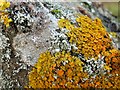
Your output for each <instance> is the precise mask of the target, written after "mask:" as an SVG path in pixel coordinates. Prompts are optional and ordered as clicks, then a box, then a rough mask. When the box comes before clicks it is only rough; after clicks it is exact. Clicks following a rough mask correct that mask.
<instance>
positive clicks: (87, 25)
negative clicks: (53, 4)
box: [58, 16, 111, 59]
mask: <svg viewBox="0 0 120 90" xmlns="http://www.w3.org/2000/svg"><path fill="white" fill-rule="evenodd" d="M76 21H77V24H78V25H77V26H75V25H73V24H71V23H70V21H68V20H66V19H61V20H60V21H59V22H58V25H59V26H60V28H66V29H68V30H70V31H69V32H68V33H67V36H68V37H69V38H70V39H69V42H70V43H73V44H74V43H76V45H77V47H78V50H77V51H75V52H77V53H82V54H83V55H84V56H85V58H86V59H88V58H96V59H97V57H98V55H99V54H101V53H102V52H104V51H106V50H107V49H109V48H111V39H110V37H109V35H108V33H107V32H106V29H105V27H104V26H103V24H102V22H101V20H100V19H99V18H96V19H94V20H92V19H90V18H89V17H87V16H80V17H78V18H77V19H76Z"/></svg>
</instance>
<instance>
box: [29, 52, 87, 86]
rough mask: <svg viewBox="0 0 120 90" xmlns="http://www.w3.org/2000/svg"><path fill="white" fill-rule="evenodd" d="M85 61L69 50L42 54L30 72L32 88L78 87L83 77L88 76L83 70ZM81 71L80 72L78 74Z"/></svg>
mask: <svg viewBox="0 0 120 90" xmlns="http://www.w3.org/2000/svg"><path fill="white" fill-rule="evenodd" d="M82 65H83V62H82V61H81V60H80V59H78V58H77V57H74V56H71V55H70V53H69V52H67V53H66V52H65V51H63V52H58V53H55V54H53V55H52V54H51V53H50V52H45V53H42V54H41V55H40V58H39V60H38V62H37V63H36V64H35V68H33V70H32V71H31V72H30V74H29V87H31V88H59V87H60V88H65V87H67V88H74V87H78V84H79V83H80V82H79V81H81V79H82V78H83V77H87V74H86V73H83V70H82ZM77 73H79V74H77Z"/></svg>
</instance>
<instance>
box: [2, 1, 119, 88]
mask: <svg viewBox="0 0 120 90" xmlns="http://www.w3.org/2000/svg"><path fill="white" fill-rule="evenodd" d="M9 10H11V11H12V12H11V16H10V17H11V18H12V19H13V21H14V23H12V25H11V26H12V27H10V31H8V32H7V31H6V32H3V31H4V30H3V29H2V28H1V29H0V68H1V71H0V75H1V77H0V83H1V85H0V86H2V87H3V88H5V87H8V88H10V87H22V88H23V87H24V85H26V83H27V78H26V79H25V77H27V74H28V72H29V70H30V69H31V67H33V66H34V64H35V63H36V62H37V60H38V58H39V55H40V53H42V52H45V51H46V50H48V49H51V46H52V45H57V44H58V42H59V40H58V38H59V37H62V38H63V37H64V35H63V34H61V33H59V28H58V25H57V22H58V20H59V19H60V18H69V19H70V20H71V21H72V22H75V16H76V15H77V14H78V13H79V14H83V15H87V16H89V17H91V18H95V17H100V18H101V19H102V20H103V22H104V25H105V26H106V27H107V30H108V31H118V30H119V25H118V22H116V21H115V18H114V17H113V16H112V15H111V14H110V13H109V12H108V11H106V10H104V8H103V7H101V4H99V3H92V2H90V1H89V2H86V3H84V2H77V3H76V2H74V3H69V2H66V3H63V2H61V3H60V2H59V3H58V2H51V3H47V2H24V3H23V2H17V1H16V2H11V7H10V9H9ZM114 22H115V23H114ZM112 23H114V25H113V24H112ZM111 24H112V26H111ZM0 26H3V25H0ZM113 27H116V28H115V30H113ZM63 31H64V30H63ZM12 32H13V33H12ZM12 34H14V35H12ZM65 38H66V37H65ZM53 41H54V43H53ZM118 41H119V40H118ZM60 43H61V42H59V44H60ZM63 45H66V46H67V47H66V48H67V49H68V48H69V49H71V46H73V45H70V44H68V43H67V42H65V44H64V43H63V44H62V43H61V47H63ZM58 46H59V45H57V47H55V48H54V49H55V50H59V48H61V47H58ZM116 48H120V46H119V45H118V46H117V47H116ZM63 49H64V48H63ZM0 88H1V87H0Z"/></svg>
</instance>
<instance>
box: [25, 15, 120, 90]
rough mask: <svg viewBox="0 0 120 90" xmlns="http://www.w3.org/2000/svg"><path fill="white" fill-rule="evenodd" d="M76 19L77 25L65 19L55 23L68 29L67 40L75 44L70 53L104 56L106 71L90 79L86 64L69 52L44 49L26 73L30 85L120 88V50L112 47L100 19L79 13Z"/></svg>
mask: <svg viewBox="0 0 120 90" xmlns="http://www.w3.org/2000/svg"><path fill="white" fill-rule="evenodd" d="M76 21H77V25H76V26H75V25H73V24H71V23H70V22H69V21H68V20H66V19H61V20H60V21H59V22H58V24H59V26H60V28H66V29H68V30H69V32H68V33H67V35H68V37H69V38H70V39H69V42H70V43H73V44H74V43H76V45H77V47H78V50H77V51H75V50H73V51H72V53H76V52H77V53H82V54H83V55H84V57H85V58H86V59H88V58H92V57H93V58H95V59H97V58H98V55H99V54H100V56H104V59H105V62H104V63H105V65H104V67H103V68H105V70H106V73H105V74H100V75H99V76H98V75H97V74H96V77H95V78H93V77H91V76H90V75H89V74H88V73H85V72H84V70H83V67H84V65H85V64H86V63H85V62H84V63H83V62H82V61H81V60H80V59H79V58H77V57H75V56H72V54H71V53H70V52H66V51H62V52H58V53H54V54H51V53H50V52H45V53H42V54H41V55H40V57H39V59H38V62H37V63H36V64H35V68H33V70H32V71H31V72H30V74H29V85H28V87H29V88H34V89H36V88H118V89H119V88H120V51H119V50H117V49H115V48H113V47H112V44H111V39H110V38H109V36H108V33H107V32H106V30H105V28H104V26H103V25H102V22H101V20H100V19H98V18H97V19H95V20H91V19H90V18H89V17H87V16H81V17H78V18H77V19H76ZM107 71H108V72H107ZM28 87H27V88H28Z"/></svg>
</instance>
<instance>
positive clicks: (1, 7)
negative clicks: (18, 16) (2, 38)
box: [0, 0, 12, 27]
mask: <svg viewBox="0 0 120 90" xmlns="http://www.w3.org/2000/svg"><path fill="white" fill-rule="evenodd" d="M9 7H10V3H9V2H7V1H6V0H2V1H0V22H3V23H4V25H6V27H9V23H10V22H12V19H11V18H8V12H7V11H6V9H7V8H9Z"/></svg>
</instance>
